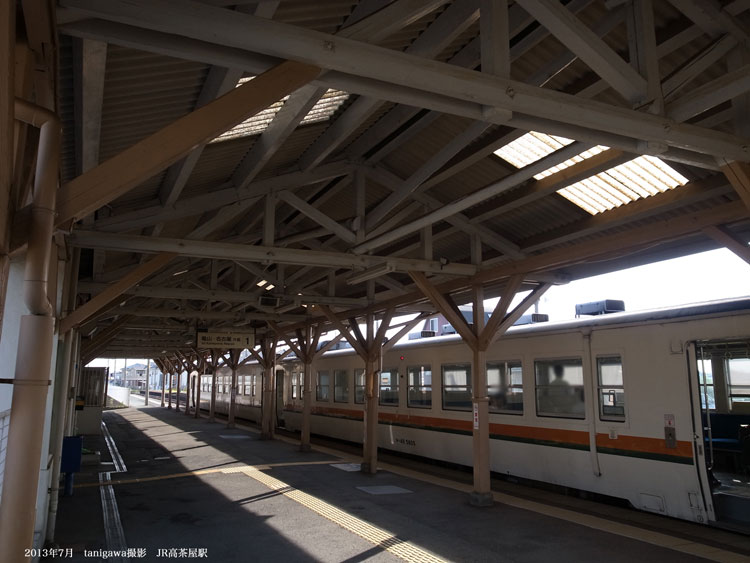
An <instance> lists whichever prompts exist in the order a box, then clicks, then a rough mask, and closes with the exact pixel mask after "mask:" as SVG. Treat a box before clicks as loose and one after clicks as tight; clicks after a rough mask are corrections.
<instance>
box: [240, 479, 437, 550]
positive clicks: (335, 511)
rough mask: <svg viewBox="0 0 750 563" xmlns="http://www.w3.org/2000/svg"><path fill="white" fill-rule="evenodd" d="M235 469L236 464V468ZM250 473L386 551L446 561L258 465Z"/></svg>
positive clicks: (272, 487) (268, 485) (267, 485)
mask: <svg viewBox="0 0 750 563" xmlns="http://www.w3.org/2000/svg"><path fill="white" fill-rule="evenodd" d="M233 469H234V468H233ZM243 473H245V475H247V476H248V477H252V478H253V479H255V480H256V481H258V482H260V483H262V484H263V485H265V486H266V487H268V488H269V489H271V490H273V491H278V492H279V493H281V494H283V495H284V496H286V497H288V498H290V499H291V500H293V501H295V502H297V503H299V504H301V505H302V506H304V507H306V508H309V509H310V510H312V511H313V512H315V513H316V514H319V515H320V516H322V517H323V518H326V519H328V520H330V521H331V522H333V523H334V524H338V525H339V526H341V527H342V528H344V529H345V530H348V531H350V532H352V533H353V534H356V535H358V536H359V537H361V538H363V539H365V540H367V541H369V542H371V543H373V544H375V545H377V546H379V547H381V548H382V549H384V550H385V551H388V552H389V553H392V554H393V555H395V556H396V557H398V558H400V559H403V560H404V561H415V562H419V563H422V562H423V563H438V562H441V561H445V560H444V559H441V558H440V557H437V556H436V555H434V554H432V553H430V552H429V551H426V550H424V549H422V548H421V547H419V546H417V545H414V544H413V543H411V542H408V541H405V540H402V539H400V538H398V537H396V536H394V535H393V534H392V533H391V532H388V531H387V530H383V529H382V528H378V527H377V526H373V525H372V524H370V523H369V522H365V521H364V520H362V519H360V518H357V517H356V516H353V515H351V514H349V513H348V512H344V511H343V510H341V509H340V508H337V507H335V506H333V505H332V504H329V503H327V502H325V501H323V500H320V499H319V498H317V497H314V496H312V495H310V494H307V493H304V492H302V491H300V490H298V489H294V488H292V487H290V486H289V485H288V484H286V483H284V482H283V481H280V480H278V479H276V478H275V477H271V476H270V475H268V474H266V473H263V472H262V471H258V470H256V469H255V468H252V467H247V468H245V470H244V471H243Z"/></svg>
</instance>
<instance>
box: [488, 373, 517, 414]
mask: <svg viewBox="0 0 750 563" xmlns="http://www.w3.org/2000/svg"><path fill="white" fill-rule="evenodd" d="M487 396H488V397H489V399H490V406H489V410H490V412H504V413H510V414H523V372H522V369H521V362H487Z"/></svg>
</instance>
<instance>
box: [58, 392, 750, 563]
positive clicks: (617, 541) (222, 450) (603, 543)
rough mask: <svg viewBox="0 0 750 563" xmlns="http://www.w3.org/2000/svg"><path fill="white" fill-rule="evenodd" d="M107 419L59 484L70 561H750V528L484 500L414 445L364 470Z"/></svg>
mask: <svg viewBox="0 0 750 563" xmlns="http://www.w3.org/2000/svg"><path fill="white" fill-rule="evenodd" d="M103 421H104V425H105V428H104V433H103V435H102V437H101V439H100V440H99V442H98V443H97V442H96V441H91V440H89V441H88V442H87V443H86V444H85V445H86V447H88V448H92V447H94V448H96V449H99V450H100V451H101V461H100V463H98V464H94V465H87V466H85V467H84V471H82V472H81V473H80V474H78V475H77V476H76V486H75V489H74V494H73V496H70V497H64V498H62V499H61V503H60V516H59V519H58V528H57V538H58V544H59V547H60V548H61V550H63V551H62V553H65V554H66V555H67V556H66V560H68V561H92V560H103V559H106V560H107V561H136V560H137V561H164V560H168V559H196V560H197V559H202V560H208V561H221V562H234V561H237V562H240V561H241V562H246V561H278V562H281V561H283V562H290V561H336V562H343V561H345V562H350V563H353V562H358V561H399V560H406V561H425V562H427V561H492V562H505V561H508V562H510V561H513V562H529V563H532V562H549V561H576V562H587V561H591V562H601V561H607V562H619V561H622V562H626V561H627V562H631V561H639V562H648V561H659V562H664V563H668V562H675V563H677V562H680V563H685V562H692V561H724V562H740V561H750V538H748V537H747V536H742V535H738V534H733V533H731V532H726V531H723V530H717V529H713V528H710V527H707V526H699V525H697V524H691V523H686V522H680V521H675V520H670V519H666V518H662V517H657V516H655V515H650V514H645V513H642V512H636V511H633V510H628V509H624V508H618V507H612V506H607V505H602V504H599V503H594V502H591V501H586V500H582V499H578V498H575V499H574V498H570V497H565V496H563V495H559V494H555V493H551V492H548V491H541V490H537V489H532V488H529V487H524V486H521V485H515V484H512V483H507V482H498V483H496V489H497V490H496V492H495V493H494V495H495V500H496V502H495V503H494V505H493V506H491V507H487V508H476V507H473V506H471V505H469V502H468V494H467V493H468V491H470V489H471V486H470V485H469V484H467V483H465V479H463V478H462V477H461V475H460V472H457V475H455V476H454V475H452V471H451V470H444V469H443V468H435V467H432V468H430V467H427V466H426V465H422V464H419V463H417V462H412V461H411V460H407V461H403V464H399V465H395V464H393V463H389V462H383V463H382V464H380V466H379V467H380V471H379V472H378V473H377V474H376V475H366V474H363V473H360V472H359V471H358V470H357V469H358V466H357V461H358V459H357V458H356V456H353V455H351V454H348V453H346V452H344V451H338V450H333V449H330V448H328V447H319V446H318V447H314V448H313V450H312V451H310V452H300V451H299V450H298V448H297V446H296V443H295V441H294V440H293V439H289V438H283V437H282V438H280V439H276V440H271V441H262V440H260V437H259V434H258V433H257V432H256V431H255V430H254V429H253V428H250V427H242V426H239V427H238V428H235V429H228V428H227V427H226V424H225V423H223V422H221V421H217V422H215V423H210V422H208V421H207V420H206V419H205V418H201V419H195V418H193V417H192V416H191V417H188V416H186V415H185V414H184V413H182V412H175V411H174V410H167V409H165V408H161V407H158V406H150V407H145V406H144V407H141V408H133V407H131V408H122V409H115V410H109V411H105V412H104V417H103ZM469 477H470V476H469ZM66 550H67V551H66ZM47 560H49V561H51V560H53V558H47Z"/></svg>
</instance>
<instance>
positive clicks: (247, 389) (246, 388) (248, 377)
mask: <svg viewBox="0 0 750 563" xmlns="http://www.w3.org/2000/svg"><path fill="white" fill-rule="evenodd" d="M244 379H245V386H244V388H243V390H242V394H243V395H249V394H250V393H252V390H253V385H252V382H253V376H252V375H246V376H245V377H244Z"/></svg>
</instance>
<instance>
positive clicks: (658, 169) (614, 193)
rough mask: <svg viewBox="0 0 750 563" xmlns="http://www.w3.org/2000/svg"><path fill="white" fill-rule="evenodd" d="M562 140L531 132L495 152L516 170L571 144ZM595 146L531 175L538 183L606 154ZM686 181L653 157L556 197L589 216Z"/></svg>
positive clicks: (586, 181)
mask: <svg viewBox="0 0 750 563" xmlns="http://www.w3.org/2000/svg"><path fill="white" fill-rule="evenodd" d="M572 142H573V140H571V139H566V138H565V137H558V136H554V135H547V134H545V133H537V132H535V131H532V132H530V133H527V134H525V135H523V136H521V137H519V138H518V139H516V140H515V141H513V142H512V143H508V144H507V145H505V146H504V147H502V148H500V149H498V150H497V151H495V154H496V155H497V156H499V157H500V158H502V159H503V160H505V161H507V162H509V163H510V164H512V165H513V166H515V167H516V168H523V167H524V166H528V165H529V164H532V163H534V162H536V161H537V160H540V159H542V158H544V157H545V156H547V155H550V154H552V153H553V152H555V151H556V150H558V149H561V148H562V147H565V146H567V145H569V144H571V143H572ZM607 149H608V147H605V146H601V145H600V146H596V147H592V148H590V149H588V150H585V151H583V152H582V153H581V154H579V155H577V156H574V157H573V158H571V159H568V160H566V161H565V162H563V163H561V164H558V165H557V166H553V167H551V168H548V169H547V170H544V171H543V172H540V173H539V174H537V175H535V176H534V178H535V179H537V180H540V179H542V178H545V177H546V176H550V175H552V174H554V173H555V172H559V171H560V170H563V169H565V168H568V167H569V166H572V165H574V164H576V163H578V162H581V161H583V160H586V159H587V158H591V157H592V156H595V155H597V154H599V153H601V152H604V151H605V150H607ZM687 182H688V179H687V178H685V177H684V176H683V175H682V174H680V173H679V172H677V171H676V170H675V169H673V168H672V167H671V166H669V165H668V164H666V163H664V162H663V161H661V160H660V159H658V158H656V157H653V156H639V157H638V158H635V159H633V160H631V161H629V162H626V163H624V164H620V165H619V166H615V167H614V168H610V169H609V170H606V171H604V172H600V173H599V174H596V175H594V176H590V177H588V178H586V179H584V180H581V181H580V182H576V183H575V184H572V185H570V186H568V187H566V188H563V189H561V190H558V191H557V193H558V194H560V195H561V196H563V197H564V198H566V199H568V200H569V201H571V202H572V203H574V204H575V205H577V206H578V207H580V208H581V209H584V210H585V211H587V212H588V213H591V214H592V215H596V214H597V213H601V212H603V211H607V210H609V209H614V208H615V207H619V206H621V205H626V204H628V203H630V202H632V201H635V200H637V199H641V198H644V197H649V196H652V195H656V194H658V193H662V192H666V191H668V190H671V189H673V188H676V187H677V186H682V185H685V184H686V183H687Z"/></svg>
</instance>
